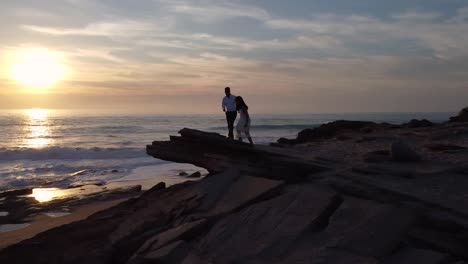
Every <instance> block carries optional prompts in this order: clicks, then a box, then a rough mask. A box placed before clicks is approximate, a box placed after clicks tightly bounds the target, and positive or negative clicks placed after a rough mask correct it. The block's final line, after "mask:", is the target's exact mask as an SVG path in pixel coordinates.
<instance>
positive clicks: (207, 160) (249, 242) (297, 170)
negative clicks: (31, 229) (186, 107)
mask: <svg viewBox="0 0 468 264" xmlns="http://www.w3.org/2000/svg"><path fill="white" fill-rule="evenodd" d="M452 120H456V123H454V122H455V121H452V122H446V123H442V124H434V123H432V122H430V121H427V120H411V121H410V122H409V123H405V124H402V125H392V124H387V123H380V124H377V123H373V122H362V121H344V120H340V121H335V122H331V123H327V124H324V125H322V126H320V127H317V128H314V129H306V130H303V131H301V132H300V133H299V135H298V137H297V138H296V139H294V140H288V139H280V140H279V141H278V142H277V143H274V144H271V145H269V146H266V145H255V146H253V147H252V146H250V145H249V144H246V143H242V142H238V141H232V140H227V139H226V138H225V137H224V136H222V135H219V134H217V133H208V132H203V131H199V130H193V129H187V128H184V129H182V130H180V131H179V134H180V136H170V138H169V140H168V141H154V142H152V144H150V145H147V149H146V151H147V154H148V155H150V156H153V157H154V158H157V159H162V160H168V161H173V162H178V163H190V164H194V165H195V166H198V167H202V168H205V169H206V170H207V171H208V172H209V174H208V176H207V177H203V178H202V179H201V180H200V181H186V182H183V183H179V184H175V185H171V186H168V187H166V185H165V184H164V183H159V184H157V185H155V186H153V187H152V188H151V189H149V190H147V191H146V192H144V193H141V194H138V195H135V196H134V199H130V200H127V201H123V202H121V203H120V204H118V205H116V206H113V207H110V208H108V209H106V210H103V211H99V212H97V213H95V214H93V215H90V216H89V217H88V218H86V219H85V220H82V221H79V222H73V223H70V224H67V225H62V226H59V227H56V228H53V229H49V230H48V231H45V232H42V233H41V234H40V235H37V236H34V237H33V238H31V239H29V240H27V241H23V242H19V243H16V244H14V245H11V246H9V247H7V248H4V249H3V250H1V251H0V261H12V260H15V261H20V262H25V263H26V262H31V261H32V260H34V261H35V262H36V263H49V261H50V259H63V258H66V259H67V262H68V263H77V264H78V263H84V262H86V263H128V264H139V263H148V262H150V263H151V262H158V263H196V264H198V263H200V264H201V263H214V262H216V263H234V262H236V263H243V261H246V260H251V261H253V262H255V263H277V264H279V263H307V260H314V259H320V260H323V262H324V263H416V262H418V261H419V262H420V260H431V261H432V260H433V261H434V262H433V263H447V264H455V263H466V261H468V253H467V252H466V250H465V249H466V244H468V238H467V236H466V234H468V207H467V206H466V205H468V196H467V195H466V193H467V192H466V186H468V177H467V175H468V166H467V164H468V108H467V109H466V114H465V115H460V116H459V117H456V118H453V119H452ZM460 120H462V121H460ZM148 170H149V171H151V168H148ZM143 174H144V173H143ZM23 252H27V253H28V254H24V253H23ZM415 260H417V261H415ZM423 262H426V261H423Z"/></svg>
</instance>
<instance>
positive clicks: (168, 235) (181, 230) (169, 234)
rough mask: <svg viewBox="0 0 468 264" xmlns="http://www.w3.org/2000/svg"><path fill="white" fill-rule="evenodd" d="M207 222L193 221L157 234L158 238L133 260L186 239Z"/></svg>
mask: <svg viewBox="0 0 468 264" xmlns="http://www.w3.org/2000/svg"><path fill="white" fill-rule="evenodd" d="M205 223H206V221H205V220H204V219H201V220H198V221H193V222H189V223H185V224H182V225H180V226H177V227H174V228H172V229H169V230H167V231H165V232H162V233H160V234H157V235H156V236H154V237H152V238H150V239H148V240H147V241H146V242H145V243H144V244H143V245H142V246H141V247H140V249H138V251H137V252H136V253H135V255H134V257H133V258H132V259H138V258H139V257H144V256H145V255H146V254H148V252H154V251H156V250H158V249H159V248H161V247H163V246H165V245H167V244H169V243H171V242H173V241H177V240H182V239H184V236H186V235H187V234H189V233H190V232H194V231H196V230H197V229H200V228H202V227H203V226H204V225H205Z"/></svg>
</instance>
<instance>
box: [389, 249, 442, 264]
mask: <svg viewBox="0 0 468 264" xmlns="http://www.w3.org/2000/svg"><path fill="white" fill-rule="evenodd" d="M446 259H447V256H445V255H443V254H441V253H439V252H435V251H431V250H425V249H416V248H408V247H405V248H402V249H400V250H398V251H397V252H396V253H395V254H393V255H392V256H390V257H388V258H387V259H386V260H384V261H382V264H414V263H424V264H442V263H447V262H444V261H446Z"/></svg>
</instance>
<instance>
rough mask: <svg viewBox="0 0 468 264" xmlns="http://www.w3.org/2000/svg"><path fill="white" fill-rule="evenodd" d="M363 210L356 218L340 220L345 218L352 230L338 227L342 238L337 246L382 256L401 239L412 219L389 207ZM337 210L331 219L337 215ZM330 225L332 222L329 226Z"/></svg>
mask: <svg viewBox="0 0 468 264" xmlns="http://www.w3.org/2000/svg"><path fill="white" fill-rule="evenodd" d="M363 209H364V210H365V212H363V214H362V215H361V216H360V219H352V218H348V219H346V218H344V219H343V220H348V221H349V222H348V224H349V225H350V228H352V229H349V228H346V229H348V230H341V231H342V232H341V234H342V238H341V239H340V241H338V243H337V244H336V247H337V248H343V249H346V250H349V251H351V252H354V253H355V254H359V255H363V256H370V257H375V258H380V257H383V256H386V255H388V254H390V253H391V252H392V251H393V250H394V249H395V248H396V247H397V246H398V244H399V243H400V242H401V241H402V240H403V238H404V235H405V233H406V232H407V231H408V229H409V228H410V227H411V225H412V224H413V222H414V220H415V216H414V214H413V213H412V212H410V211H408V210H404V209H399V208H395V207H393V206H386V205H380V206H373V207H371V206H366V207H365V208H363ZM337 213H338V214H337V215H334V218H336V217H338V216H339V212H337ZM353 214H354V213H353ZM352 220H354V221H352ZM356 220H357V221H356ZM340 221H342V220H341V219H340ZM333 227H334V226H333V224H332V225H331V226H330V229H332V228H333ZM336 236H339V234H338V233H337V234H336Z"/></svg>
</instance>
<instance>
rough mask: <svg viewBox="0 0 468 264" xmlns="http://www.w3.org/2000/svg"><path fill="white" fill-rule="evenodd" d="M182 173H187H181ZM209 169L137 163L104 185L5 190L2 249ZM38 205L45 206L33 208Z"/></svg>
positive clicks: (0, 201) (0, 202) (1, 205)
mask: <svg viewBox="0 0 468 264" xmlns="http://www.w3.org/2000/svg"><path fill="white" fill-rule="evenodd" d="M196 171H201V176H200V177H199V178H189V176H190V175H191V174H193V173H195V172H196ZM181 173H183V174H184V175H185V174H186V176H180V175H179V174H181ZM206 173H207V172H206V171H204V170H203V169H201V168H197V167H195V166H193V165H189V164H176V163H174V164H170V163H168V164H163V165H150V166H141V167H138V168H136V169H134V170H133V171H132V173H130V174H129V175H127V176H124V177H122V178H118V179H115V180H112V181H109V182H107V183H106V184H104V185H101V184H100V183H97V184H96V185H94V184H85V185H77V186H76V187H74V188H55V187H46V188H43V187H39V188H27V189H17V190H9V191H4V192H2V193H0V196H1V197H2V198H0V212H1V213H2V214H1V215H0V228H2V229H3V230H0V241H1V242H0V249H1V248H4V247H6V246H8V245H11V244H14V243H18V242H20V241H21V240H24V239H27V238H30V237H33V236H34V235H36V234H38V233H41V232H43V231H46V230H48V229H51V228H53V227H57V226H61V225H64V224H68V223H71V222H74V221H78V220H82V219H84V218H86V217H87V216H89V215H92V214H94V213H96V212H98V211H102V210H104V209H107V208H109V207H112V206H114V205H116V202H118V203H119V202H122V201H125V200H128V199H130V198H134V197H138V196H139V195H141V194H142V193H143V192H144V191H146V190H148V189H150V188H151V187H153V186H155V185H157V184H158V183H160V182H165V183H166V186H171V185H174V184H177V183H181V182H185V181H189V180H191V181H193V180H199V179H201V178H202V177H203V175H206ZM155 175H157V176H155ZM8 204H10V205H8ZM35 207H42V208H41V209H40V210H38V209H37V208H36V209H34V210H30V208H35ZM15 214H20V215H19V216H15ZM48 214H49V215H52V216H47V215H48ZM8 219H10V220H8Z"/></svg>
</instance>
